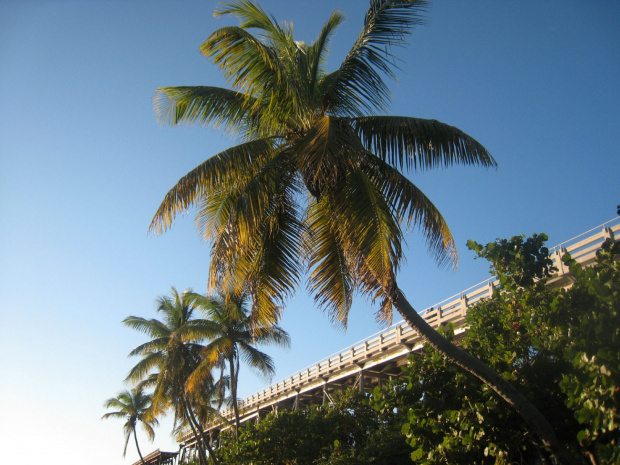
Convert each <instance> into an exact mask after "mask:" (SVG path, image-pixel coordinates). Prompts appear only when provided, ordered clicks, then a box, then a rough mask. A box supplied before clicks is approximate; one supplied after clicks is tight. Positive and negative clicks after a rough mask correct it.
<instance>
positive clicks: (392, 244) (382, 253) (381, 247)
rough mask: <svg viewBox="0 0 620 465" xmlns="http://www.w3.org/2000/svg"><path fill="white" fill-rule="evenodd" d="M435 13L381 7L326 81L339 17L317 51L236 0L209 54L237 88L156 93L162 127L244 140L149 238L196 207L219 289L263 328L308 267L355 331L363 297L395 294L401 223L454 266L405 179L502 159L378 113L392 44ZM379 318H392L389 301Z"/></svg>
mask: <svg viewBox="0 0 620 465" xmlns="http://www.w3.org/2000/svg"><path fill="white" fill-rule="evenodd" d="M424 6H425V2H423V1H415V0H392V1H387V0H373V1H371V5H370V8H369V10H368V12H367V14H366V17H365V20H364V27H363V29H362V32H361V33H360V35H359V37H358V38H357V40H356V41H355V43H354V45H353V47H352V48H351V51H350V52H349V53H348V55H347V56H346V58H345V59H344V61H343V63H342V64H341V65H340V67H339V68H338V69H337V70H335V71H333V72H330V73H328V72H326V69H325V59H326V55H327V53H328V45H329V42H330V39H331V37H332V35H333V33H334V31H335V29H336V27H337V26H338V25H339V24H340V23H341V22H342V21H343V16H342V15H341V14H340V13H339V12H335V13H333V14H332V15H331V16H330V18H329V20H328V21H327V22H326V23H325V25H324V26H323V28H322V30H321V32H320V33H319V35H318V37H317V38H316V40H315V41H314V42H313V43H312V44H311V45H307V44H306V43H304V42H298V41H295V40H294V39H293V27H292V25H291V24H280V23H278V22H277V21H276V20H275V19H273V18H272V17H270V16H269V15H267V14H266V13H265V12H264V11H263V10H262V9H261V8H260V7H259V6H258V5H256V4H254V3H252V2H250V1H248V0H238V1H233V2H230V3H224V4H223V5H222V6H221V7H220V8H219V9H218V10H217V11H216V15H225V14H233V15H236V16H237V17H238V18H239V19H240V25H239V26H237V27H224V28H221V29H219V30H217V31H215V32H214V33H213V34H211V36H210V37H209V38H208V39H207V40H206V41H205V42H204V43H203V44H202V46H201V48H200V50H201V51H202V53H203V54H204V55H205V56H207V57H209V58H211V59H212V60H213V61H214V62H215V63H216V64H218V65H219V66H220V68H221V70H222V71H223V73H224V76H225V77H226V78H227V79H228V81H229V83H230V85H231V86H232V89H223V88H218V87H206V86H199V87H166V88H161V89H158V93H157V95H156V98H155V106H156V110H157V112H158V114H159V117H160V119H161V120H162V121H164V122H169V123H172V124H180V123H194V122H199V123H201V124H205V125H209V124H211V125H214V126H222V127H224V128H226V129H227V130H228V131H230V132H231V133H233V134H234V135H237V136H238V137H239V138H240V140H241V143H240V144H239V145H236V146H234V147H231V148H229V149H227V150H224V151H222V152H220V153H218V154H216V155H214V156H213V157H211V158H209V159H208V160H206V161H205V162H204V163H202V164H201V165H199V166H198V167H196V168H195V169H193V170H192V171H190V172H189V173H188V174H187V175H186V176H184V177H183V178H182V179H181V180H180V181H179V182H178V183H177V184H176V185H175V186H174V187H173V188H172V189H171V190H170V191H169V192H168V194H167V195H166V197H165V198H164V201H163V202H162V204H161V206H160V207H159V209H158V211H157V213H156V215H155V217H154V219H153V222H152V224H151V230H153V231H156V232H162V231H164V230H166V229H167V228H169V227H170V226H171V224H172V221H173V219H174V217H175V215H176V214H177V213H178V212H180V211H183V210H186V209H188V208H190V207H191V206H194V205H196V206H198V214H197V226H198V229H199V232H200V233H201V235H202V236H203V237H204V238H205V239H206V240H208V241H210V242H211V244H212V249H211V253H212V255H211V268H210V279H209V283H210V286H211V287H212V288H213V287H216V286H222V288H224V289H228V290H230V292H231V293H233V294H242V293H243V291H244V290H245V291H247V292H249V293H250V295H251V297H252V301H253V309H252V310H253V312H252V318H253V322H254V323H256V322H259V321H260V322H263V323H273V322H275V321H277V319H278V317H279V310H280V308H281V306H282V305H283V303H284V302H285V300H286V299H287V298H288V297H290V296H291V294H292V293H293V291H294V289H295V288H296V286H297V285H298V284H299V281H300V279H301V276H302V275H303V273H304V272H305V271H306V270H307V271H309V274H308V282H309V289H310V291H311V293H313V295H314V296H315V300H316V301H317V303H318V304H319V305H321V306H323V307H324V308H326V309H327V310H328V311H329V314H330V316H331V317H332V319H333V321H336V322H339V323H341V324H343V325H346V319H347V315H348V311H349V308H350V305H351V301H352V296H353V294H354V293H355V291H361V292H362V293H363V294H364V295H366V296H370V297H371V298H373V299H374V298H377V297H379V296H382V295H385V291H386V290H390V289H393V288H394V287H395V286H396V284H395V274H396V272H397V270H398V268H399V264H400V260H401V258H402V242H403V229H402V225H406V227H411V226H413V227H415V226H417V227H420V228H421V230H422V231H423V234H424V236H425V238H426V240H427V242H428V246H429V248H430V250H431V252H432V253H433V254H434V255H435V256H436V257H437V259H438V261H439V262H440V263H456V252H455V248H454V242H453V239H452V236H451V234H450V231H449V229H448V227H447V225H446V222H445V221H444V219H443V217H442V216H441V214H440V213H439V211H438V210H437V208H436V207H435V206H434V205H433V204H432V202H431V201H430V200H429V199H428V198H427V197H426V196H425V195H424V194H423V193H422V192H421V191H420V190H419V189H418V188H417V187H416V186H415V185H414V184H413V183H412V182H411V181H410V180H409V179H408V178H407V177H406V176H405V175H404V174H403V172H411V171H413V170H417V169H427V168H433V167H437V166H447V165H452V164H455V163H464V164H477V165H482V166H494V165H495V161H494V160H493V158H492V157H491V156H490V154H489V153H488V152H487V151H486V150H485V148H484V147H483V146H482V145H480V144H479V143H478V142H476V141H475V140H474V139H472V138H471V137H469V136H468V135H466V134H465V133H463V132H462V131H460V130H459V129H456V128H454V127H451V126H448V125H446V124H443V123H440V122H438V121H435V120H426V119H419V118H410V117H392V116H379V115H376V114H375V112H377V111H381V110H383V109H384V108H385V107H386V105H387V103H388V102H389V97H390V94H389V90H388V88H387V85H386V83H385V81H384V78H385V77H393V76H394V75H393V68H394V60H395V57H394V56H393V55H392V52H391V50H392V48H393V47H395V46H400V45H404V39H405V36H406V34H407V33H408V32H409V30H410V28H411V27H412V26H413V25H416V24H419V23H420V22H422V19H421V13H422V11H423V9H424ZM250 31H252V32H254V34H253V33H251V32H250ZM300 256H301V257H302V258H303V260H300ZM379 318H381V319H384V320H389V319H390V318H391V301H390V299H383V301H382V305H381V310H380V312H379Z"/></svg>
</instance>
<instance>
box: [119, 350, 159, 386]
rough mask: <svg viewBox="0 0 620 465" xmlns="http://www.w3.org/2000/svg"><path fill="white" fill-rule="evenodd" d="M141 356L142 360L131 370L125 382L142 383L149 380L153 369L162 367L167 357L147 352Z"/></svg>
mask: <svg viewBox="0 0 620 465" xmlns="http://www.w3.org/2000/svg"><path fill="white" fill-rule="evenodd" d="M140 355H142V359H141V360H140V361H139V362H138V363H136V364H135V365H134V366H133V367H132V368H131V370H129V373H128V374H127V377H126V378H125V381H129V382H132V383H134V384H135V383H140V382H141V381H143V380H145V379H147V378H148V376H149V374H150V373H151V371H152V370H153V368H159V367H161V365H162V363H163V362H164V360H165V355H164V354H163V353H161V352H147V353H140Z"/></svg>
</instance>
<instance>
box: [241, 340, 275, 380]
mask: <svg viewBox="0 0 620 465" xmlns="http://www.w3.org/2000/svg"><path fill="white" fill-rule="evenodd" d="M239 352H240V358H241V359H242V360H243V361H244V363H246V364H247V365H249V366H250V368H252V369H253V370H255V371H257V372H258V373H260V374H261V375H263V376H265V377H266V378H271V377H272V376H273V375H274V374H275V372H276V368H275V364H274V362H273V359H272V358H271V357H270V356H269V355H267V354H266V353H265V352H262V351H260V350H258V349H257V348H256V347H252V346H251V345H249V344H246V343H245V342H244V341H240V342H239Z"/></svg>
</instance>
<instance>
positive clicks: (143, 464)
mask: <svg viewBox="0 0 620 465" xmlns="http://www.w3.org/2000/svg"><path fill="white" fill-rule="evenodd" d="M133 438H134V440H135V441H136V449H138V455H139V456H140V460H141V461H142V465H146V463H144V458H142V452H140V446H139V445H138V435H137V434H136V428H135V426H134V428H133Z"/></svg>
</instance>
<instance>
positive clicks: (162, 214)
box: [149, 139, 273, 234]
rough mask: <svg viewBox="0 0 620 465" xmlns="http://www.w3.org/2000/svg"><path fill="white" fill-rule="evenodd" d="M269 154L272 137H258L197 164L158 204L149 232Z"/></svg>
mask: <svg viewBox="0 0 620 465" xmlns="http://www.w3.org/2000/svg"><path fill="white" fill-rule="evenodd" d="M272 154H273V140H272V139H261V140H256V141H251V142H247V143H244V144H240V145H237V146H235V147H231V148H229V149H227V150H224V151H222V152H220V153H218V154H217V155H214V156H213V157H211V158H209V159H208V160H206V161H205V162H204V163H201V164H200V165H198V166H197V167H196V168H194V169H193V170H192V171H190V172H189V173H187V174H186V175H185V176H183V177H182V178H181V179H180V180H179V182H177V184H176V185H175V186H174V187H173V188H172V189H171V190H170V191H169V192H168V194H167V195H166V197H165V198H164V200H163V202H162V203H161V205H160V206H159V208H158V210H157V212H156V213H155V216H154V218H153V221H152V222H151V226H150V228H149V230H150V231H152V232H156V233H157V234H161V233H162V232H163V231H165V230H166V229H168V228H169V227H170V226H172V221H173V220H174V217H175V216H176V215H177V214H178V213H182V212H183V211H185V210H187V209H189V208H190V207H191V206H193V205H194V204H195V203H196V202H197V201H198V200H200V199H202V198H203V197H204V196H208V195H209V194H211V193H213V192H217V191H218V190H219V189H220V184H226V183H229V182H234V181H235V180H237V179H238V178H240V177H243V176H247V172H248V171H249V172H250V173H252V172H253V171H254V170H255V169H256V168H255V167H254V165H255V164H256V165H259V166H262V165H264V164H265V163H266V162H267V161H268V160H269V159H270V158H271V156H272Z"/></svg>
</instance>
